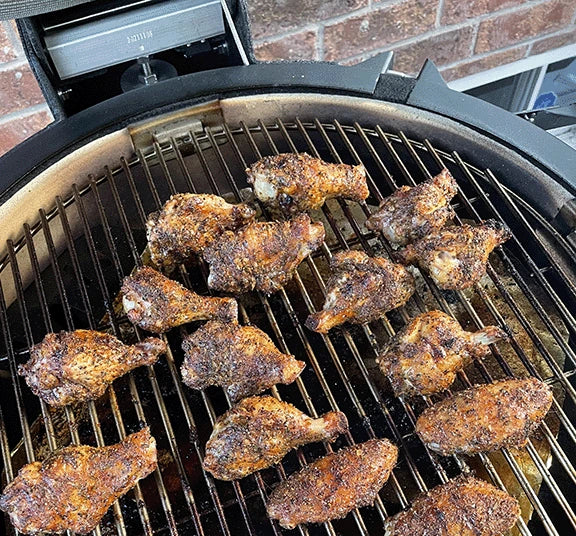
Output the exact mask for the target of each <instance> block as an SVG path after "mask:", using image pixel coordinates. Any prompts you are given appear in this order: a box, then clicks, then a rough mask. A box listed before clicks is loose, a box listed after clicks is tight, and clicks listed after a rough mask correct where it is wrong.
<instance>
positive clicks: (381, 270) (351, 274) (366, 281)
mask: <svg viewBox="0 0 576 536" xmlns="http://www.w3.org/2000/svg"><path fill="white" fill-rule="evenodd" d="M330 266H331V268H332V276H331V277H330V279H328V282H327V283H326V290H327V295H326V303H324V307H323V309H322V311H319V312H317V313H314V314H311V315H310V316H309V317H308V319H307V320H306V326H307V327H308V328H310V329H311V330H312V331H318V332H320V333H327V332H328V331H329V330H330V329H332V328H333V327H334V326H339V325H340V324H343V323H344V322H352V323H353V324H362V323H364V322H371V321H372V320H376V319H377V318H379V317H380V316H382V315H383V314H384V313H386V312H387V311H391V310H392V309H396V307H400V306H401V305H404V304H405V303H406V302H407V301H408V300H409V298H410V296H412V294H413V292H414V289H415V283H414V278H413V277H412V274H411V273H410V272H408V270H406V268H404V266H402V265H401V264H394V263H393V262H390V261H389V260H386V259H384V258H382V257H369V256H368V255H366V253H363V252H361V251H341V252H339V253H337V254H336V255H334V257H333V258H332V261H331V263H330Z"/></svg>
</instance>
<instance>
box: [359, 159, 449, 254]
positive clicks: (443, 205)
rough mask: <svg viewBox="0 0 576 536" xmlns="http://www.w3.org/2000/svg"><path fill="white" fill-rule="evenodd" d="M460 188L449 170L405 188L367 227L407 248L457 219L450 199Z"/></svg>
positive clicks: (376, 214)
mask: <svg viewBox="0 0 576 536" xmlns="http://www.w3.org/2000/svg"><path fill="white" fill-rule="evenodd" d="M457 190H458V186H457V184H456V181H455V180H454V177H452V175H451V174H450V172H449V171H448V170H447V169H443V170H442V171H441V172H440V173H439V174H438V175H436V176H435V177H433V178H431V179H429V180H427V181H425V182H422V183H420V184H418V185H417V186H414V187H412V188H411V187H409V186H401V187H400V188H398V190H396V191H395V192H394V193H393V194H392V195H391V196H389V197H387V198H386V199H384V201H382V203H380V208H379V209H378V210H377V211H376V212H375V213H374V214H372V216H371V217H370V218H369V219H368V221H367V222H366V227H367V228H368V229H371V230H373V231H380V232H381V233H382V234H383V235H384V236H385V237H386V239H387V240H388V241H389V242H390V243H391V244H392V245H395V246H405V245H406V244H409V243H410V242H413V241H414V240H418V239H419V238H422V237H424V236H426V235H427V234H429V233H430V232H432V231H435V230H437V229H441V228H442V227H444V224H445V223H446V222H447V221H448V220H450V219H452V218H453V217H454V210H453V209H452V207H451V206H450V200H451V199H452V198H453V197H454V196H455V195H456V192H457Z"/></svg>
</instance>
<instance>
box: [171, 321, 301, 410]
mask: <svg viewBox="0 0 576 536" xmlns="http://www.w3.org/2000/svg"><path fill="white" fill-rule="evenodd" d="M182 349H183V350H184V355H185V358H184V363H183V364H182V381H183V382H184V383H185V384H186V385H188V386H189V387H192V388H193V389H204V388H205V387H208V386H209V385H219V386H221V387H224V388H225V389H226V391H227V393H228V395H229V396H230V399H231V400H232V401H233V402H236V401H237V400H239V399H240V398H243V397H245V396H250V395H255V394H258V393H261V392H262V391H264V390H265V389H268V388H269V387H272V386H273V385H274V384H276V383H285V384H287V383H292V382H293V381H294V380H295V379H296V378H297V377H298V376H299V375H300V373H301V372H302V370H303V369H304V367H305V366H306V365H305V363H303V362H302V361H297V360H296V359H294V356H293V355H289V354H283V353H282V352H281V351H280V350H278V348H276V346H274V343H273V342H272V340H271V339H270V337H268V335H266V333H264V332H263V331H261V330H259V329H258V328H256V327H254V326H239V325H238V324H236V323H224V322H219V321H213V322H208V323H206V324H205V325H204V326H202V327H201V328H200V329H198V330H197V331H195V332H194V333H192V335H189V336H188V337H186V338H185V339H184V341H183V343H182Z"/></svg>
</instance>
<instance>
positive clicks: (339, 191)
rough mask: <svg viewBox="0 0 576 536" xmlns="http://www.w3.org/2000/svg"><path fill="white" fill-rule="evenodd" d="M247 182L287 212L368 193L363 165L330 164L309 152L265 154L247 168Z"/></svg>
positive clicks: (359, 197)
mask: <svg viewBox="0 0 576 536" xmlns="http://www.w3.org/2000/svg"><path fill="white" fill-rule="evenodd" d="M246 173H247V174H248V182H249V183H250V184H252V185H253V186H254V194H255V195H256V197H257V198H258V199H259V200H260V201H262V202H263V203H265V204H267V205H269V206H272V207H280V208H281V209H283V210H284V211H286V212H288V213H296V212H305V211H307V210H314V209H318V208H320V207H321V206H322V205H323V204H324V203H325V201H326V199H331V198H333V197H345V198H346V199H351V200H352V201H363V200H364V199H366V198H367V197H368V195H369V194H370V192H369V191H368V185H367V184H366V169H364V166H362V165H359V166H349V165H347V164H329V163H328V162H324V161H323V160H320V159H319V158H313V157H311V156H310V155H308V154H306V153H297V154H294V153H285V154H279V155H276V156H266V157H264V158H262V159H261V160H258V162H255V163H254V164H252V165H251V166H250V167H249V168H248V169H247V170H246Z"/></svg>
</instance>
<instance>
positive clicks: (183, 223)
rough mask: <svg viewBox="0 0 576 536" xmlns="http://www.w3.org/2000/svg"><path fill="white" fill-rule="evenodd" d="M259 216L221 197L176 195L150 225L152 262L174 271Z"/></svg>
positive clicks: (147, 228) (147, 225)
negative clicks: (218, 240)
mask: <svg viewBox="0 0 576 536" xmlns="http://www.w3.org/2000/svg"><path fill="white" fill-rule="evenodd" d="M255 214H256V212H255V211H254V210H253V209H252V208H250V207H249V206H248V205H245V204H243V203H241V204H239V205H231V204H230V203H227V202H226V201H224V199H222V198H221V197H219V196H217V195H210V194H176V195H173V196H172V197H171V198H170V199H169V200H168V201H167V202H166V204H165V205H164V207H162V210H160V211H159V212H154V213H153V214H150V216H149V219H148V222H147V223H146V234H147V236H148V248H149V250H150V257H151V259H152V262H153V263H154V264H155V265H156V266H158V267H161V268H164V269H165V270H168V271H170V270H172V269H173V268H174V266H175V265H176V264H178V263H183V262H186V261H189V260H190V259H191V258H192V257H193V256H194V255H195V254H201V253H202V252H203V251H204V248H205V247H206V246H207V245H208V244H211V243H212V242H214V241H215V240H216V239H217V238H219V237H220V235H221V234H222V233H223V232H224V231H225V230H227V229H237V228H238V227H240V226H242V225H244V224H246V223H248V222H249V221H252V220H253V219H254V216H255Z"/></svg>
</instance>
